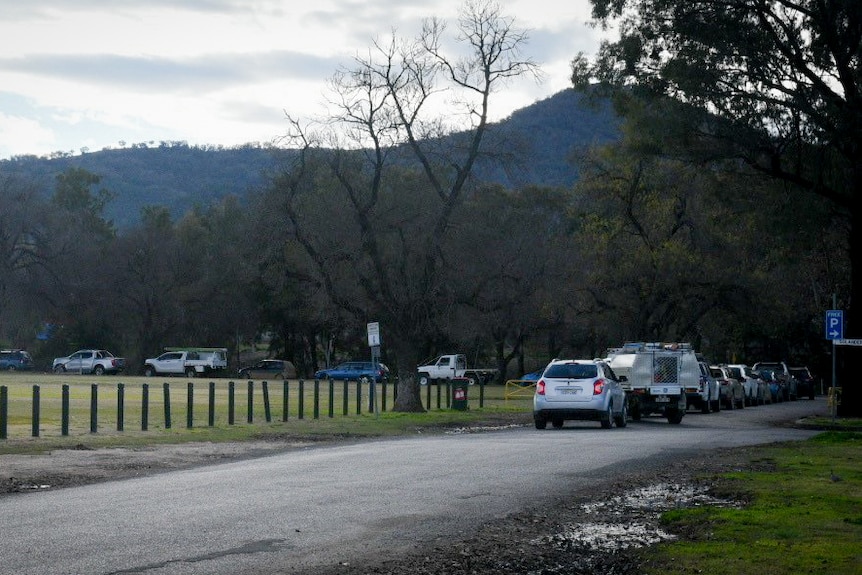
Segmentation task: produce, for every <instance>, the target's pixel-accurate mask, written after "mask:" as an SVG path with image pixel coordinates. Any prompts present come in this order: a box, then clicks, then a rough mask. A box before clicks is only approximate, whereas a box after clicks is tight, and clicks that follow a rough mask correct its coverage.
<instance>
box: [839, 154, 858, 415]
mask: <svg viewBox="0 0 862 575" xmlns="http://www.w3.org/2000/svg"><path fill="white" fill-rule="evenodd" d="M856 171H857V172H858V173H859V174H860V176H859V185H858V186H857V188H862V170H858V169H857V170H856ZM858 191H859V190H857V193H856V194H855V196H856V197H857V198H859V197H860V195H862V194H860V193H858ZM850 209H851V212H850V246H849V251H850V298H849V300H848V302H847V304H846V310H845V314H844V315H845V321H844V337H845V338H847V339H862V309H860V308H862V206H860V202H858V201H857V202H855V203H854V204H853V206H852V207H851V208H850ZM835 352H836V354H837V355H836V377H837V381H838V386H839V387H840V388H841V404H840V405H839V406H838V415H839V416H841V417H862V381H860V379H859V366H860V365H862V347H856V346H844V345H839V346H836V347H835Z"/></svg>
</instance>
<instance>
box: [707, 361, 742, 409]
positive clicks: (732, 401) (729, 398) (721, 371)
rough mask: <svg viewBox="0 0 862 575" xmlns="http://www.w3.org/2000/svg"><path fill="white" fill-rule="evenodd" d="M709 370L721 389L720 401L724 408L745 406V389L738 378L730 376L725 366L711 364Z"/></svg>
mask: <svg viewBox="0 0 862 575" xmlns="http://www.w3.org/2000/svg"><path fill="white" fill-rule="evenodd" d="M709 372H710V373H711V374H712V377H714V378H715V380H716V381H717V382H718V388H719V389H720V390H721V403H722V405H723V406H724V408H725V409H737V408H739V409H742V408H743V407H745V390H744V389H743V387H742V384H741V383H740V382H739V380H738V379H735V378H734V377H731V375H730V372H729V370H728V369H727V366H724V365H711V366H709Z"/></svg>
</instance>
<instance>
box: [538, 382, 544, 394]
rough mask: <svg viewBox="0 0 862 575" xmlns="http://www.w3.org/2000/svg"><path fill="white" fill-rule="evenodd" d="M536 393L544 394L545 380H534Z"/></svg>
mask: <svg viewBox="0 0 862 575" xmlns="http://www.w3.org/2000/svg"><path fill="white" fill-rule="evenodd" d="M536 395H545V380H544V379H540V380H539V381H537V382H536Z"/></svg>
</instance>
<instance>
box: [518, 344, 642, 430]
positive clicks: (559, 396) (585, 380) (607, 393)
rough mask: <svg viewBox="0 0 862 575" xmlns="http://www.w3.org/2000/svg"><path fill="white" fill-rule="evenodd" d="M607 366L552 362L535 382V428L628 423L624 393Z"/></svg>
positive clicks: (624, 424) (586, 360)
mask: <svg viewBox="0 0 862 575" xmlns="http://www.w3.org/2000/svg"><path fill="white" fill-rule="evenodd" d="M620 380H622V381H625V377H620V378H618V377H617V375H616V374H615V373H614V372H613V370H612V369H611V368H610V366H609V365H608V364H606V363H605V362H603V361H596V360H590V359H578V360H575V359H566V360H554V361H552V362H551V363H550V364H549V365H548V366H547V367H546V368H545V371H544V372H543V373H542V377H540V378H539V381H537V382H536V391H535V393H534V394H533V421H534V422H535V424H536V429H545V427H547V425H548V422H549V421H550V422H551V425H553V426H554V427H555V428H557V429H559V428H561V427H563V424H564V423H565V422H566V421H567V420H580V421H584V420H586V421H598V422H599V423H601V426H602V427H603V428H605V429H610V428H611V427H613V425H614V423H616V425H617V427H625V426H626V424H627V423H628V408H627V406H626V394H625V391H623V388H622V386H621V385H620V383H621V381H620Z"/></svg>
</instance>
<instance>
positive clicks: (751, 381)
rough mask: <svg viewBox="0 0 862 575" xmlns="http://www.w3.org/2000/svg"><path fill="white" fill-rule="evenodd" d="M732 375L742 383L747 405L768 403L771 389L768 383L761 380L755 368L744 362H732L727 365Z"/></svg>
mask: <svg viewBox="0 0 862 575" xmlns="http://www.w3.org/2000/svg"><path fill="white" fill-rule="evenodd" d="M727 369H728V371H729V373H730V375H731V377H733V378H735V379H736V380H738V381H739V382H740V383H742V389H743V391H744V392H745V405H747V406H754V405H763V404H764V403H766V397H765V396H766V394H767V393H768V391H769V389H768V386H767V385H766V383H765V382H764V381H763V380H761V379H760V378H759V377H758V376H757V374H756V373H755V372H754V370H753V369H751V368H750V367H748V366H747V365H745V364H744V363H732V364H729V365H728V366H727Z"/></svg>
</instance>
